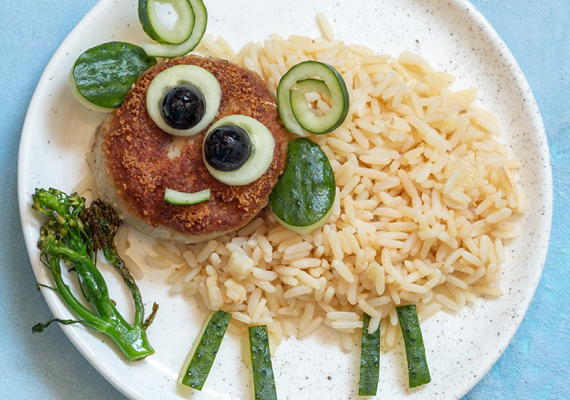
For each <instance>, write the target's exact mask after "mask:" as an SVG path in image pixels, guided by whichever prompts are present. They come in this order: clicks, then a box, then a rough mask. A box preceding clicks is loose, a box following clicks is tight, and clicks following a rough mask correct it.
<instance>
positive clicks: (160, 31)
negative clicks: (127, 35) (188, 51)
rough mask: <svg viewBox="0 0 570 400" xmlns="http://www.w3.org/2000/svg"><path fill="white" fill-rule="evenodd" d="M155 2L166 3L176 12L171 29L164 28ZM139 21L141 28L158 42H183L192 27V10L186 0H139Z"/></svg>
mask: <svg viewBox="0 0 570 400" xmlns="http://www.w3.org/2000/svg"><path fill="white" fill-rule="evenodd" d="M156 3H168V4H170V5H171V6H172V8H173V10H174V12H175V13H176V16H177V18H176V22H175V23H174V27H173V28H172V29H168V28H166V27H165V26H164V25H163V24H162V22H161V21H160V19H159V18H158V15H157V13H156ZM138 13H139V21H140V23H141V25H142V28H143V30H144V31H145V33H146V34H147V35H148V37H150V38H151V39H153V40H156V41H157V42H159V43H168V44H180V43H184V42H185V41H186V40H188V38H189V37H190V35H191V34H192V30H193V29H194V12H193V11H192V6H191V5H190V3H189V2H188V1H187V0H160V1H159V0H139V5H138Z"/></svg>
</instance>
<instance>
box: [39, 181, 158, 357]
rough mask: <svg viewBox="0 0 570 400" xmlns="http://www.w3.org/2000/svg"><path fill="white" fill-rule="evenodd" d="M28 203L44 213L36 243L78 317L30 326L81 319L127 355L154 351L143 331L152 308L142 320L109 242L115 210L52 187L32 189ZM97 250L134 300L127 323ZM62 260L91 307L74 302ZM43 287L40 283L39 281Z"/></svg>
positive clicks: (127, 275) (115, 220)
mask: <svg viewBox="0 0 570 400" xmlns="http://www.w3.org/2000/svg"><path fill="white" fill-rule="evenodd" d="M32 198H33V202H34V204H33V206H32V207H33V209H34V210H36V211H39V212H41V213H43V214H46V215H48V216H49V219H48V221H47V222H45V223H44V224H43V226H42V227H41V229H40V239H39V241H38V248H39V249H40V252H41V255H40V258H41V261H42V263H43V264H44V265H45V266H46V267H47V268H48V269H49V270H50V271H51V275H52V277H53V281H54V284H55V286H54V287H49V288H50V289H52V290H54V291H56V292H57V293H59V295H60V296H61V298H62V299H63V301H64V302H65V303H66V304H67V305H68V306H69V308H70V309H71V310H72V311H73V312H74V313H75V315H76V316H77V317H78V318H79V319H78V320H61V319H57V318H55V319H52V320H50V321H48V322H47V323H45V324H37V325H35V326H34V327H33V328H32V330H33V332H42V331H43V330H44V329H45V328H46V327H47V326H49V325H50V324H51V323H52V322H60V323H63V324H72V323H81V324H83V325H85V326H88V327H89V328H92V329H95V330H97V331H99V332H101V333H104V334H106V335H108V336H109V337H111V338H112V339H113V341H115V343H116V344H117V345H118V346H119V348H120V349H121V350H122V352H123V353H124V354H125V356H127V358H128V359H129V360H141V359H143V358H145V357H147V356H149V355H151V354H153V353H154V350H153V348H152V346H151V345H150V343H149V342H148V338H147V335H146V329H147V328H148V326H149V325H150V324H151V323H152V320H153V319H154V316H155V315H156V312H157V310H158V305H157V304H156V303H155V304H154V305H153V310H152V312H151V314H150V315H149V316H148V318H147V319H146V320H144V305H143V302H142V299H141V294H140V291H139V288H138V287H137V284H136V282H135V281H134V279H133V277H132V276H131V274H130V272H129V270H128V269H127V268H126V267H125V264H124V262H123V260H122V259H121V257H120V256H119V254H118V253H117V249H116V248H115V244H114V238H115V235H116V233H117V231H118V229H119V227H120V225H121V223H122V220H121V219H120V218H119V216H118V215H117V214H116V213H115V211H114V210H113V209H112V208H111V207H109V206H108V205H106V204H105V203H103V202H102V201H98V200H96V201H94V202H93V203H91V205H90V206H89V207H86V206H85V199H84V198H83V197H81V196H79V195H77V194H76V193H75V194H72V195H67V194H65V193H63V192H61V191H59V190H57V189H49V190H46V189H36V192H35V194H34V195H33V196H32ZM99 251H102V253H103V254H104V256H105V258H106V259H107V261H109V262H110V263H111V264H112V265H113V266H114V267H115V269H116V270H117V271H118V272H119V274H120V275H121V277H122V278H123V280H124V282H125V284H126V285H127V287H128V288H129V289H130V290H131V293H132V296H133V301H134V305H135V317H134V322H133V324H132V325H131V324H129V323H128V322H127V321H126V320H125V319H124V318H123V316H122V315H121V314H120V313H119V312H118V311H117V309H116V308H115V304H114V302H113V300H111V299H110V297H109V291H108V289H107V284H106V282H105V279H104V278H103V275H101V272H100V271H99V269H98V268H97V254H98V253H99ZM62 261H63V262H64V263H67V264H69V265H72V267H73V268H72V269H73V270H74V271H75V272H76V273H77V277H78V279H79V284H80V287H81V292H82V295H83V297H84V298H85V300H87V302H88V303H89V304H90V305H91V306H92V308H93V311H92V310H90V309H88V308H87V307H85V306H84V305H83V304H82V303H80V302H79V301H78V300H77V298H76V297H75V295H74V294H73V293H72V291H71V290H70V288H69V286H68V285H67V284H66V283H65V282H64V280H63V278H62V273H61V267H62ZM40 286H42V287H46V286H44V285H40Z"/></svg>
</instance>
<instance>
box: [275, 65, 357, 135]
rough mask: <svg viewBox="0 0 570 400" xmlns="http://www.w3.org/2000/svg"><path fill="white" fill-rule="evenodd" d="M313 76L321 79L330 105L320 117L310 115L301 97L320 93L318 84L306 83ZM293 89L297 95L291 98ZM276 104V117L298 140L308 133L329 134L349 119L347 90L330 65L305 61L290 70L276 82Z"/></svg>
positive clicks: (338, 74) (340, 77)
mask: <svg viewBox="0 0 570 400" xmlns="http://www.w3.org/2000/svg"><path fill="white" fill-rule="evenodd" d="M315 76H317V77H319V78H321V79H322V82H324V84H325V85H326V86H327V88H328V93H327V92H324V93H325V94H327V95H328V96H329V97H330V98H331V101H332V108H331V110H330V111H329V112H328V113H326V114H325V115H323V116H321V117H318V116H316V115H315V114H314V113H313V112H311V110H310V109H309V107H308V105H307V101H306V99H305V96H304V95H305V94H306V93H309V92H311V91H316V90H317V89H318V90H319V91H322V85H321V84H319V83H317V82H319V81H318V80H315V79H309V80H308V81H309V82H307V81H306V80H307V78H311V77H315ZM295 85H298V87H297V89H296V90H297V91H298V93H297V94H295V96H293V92H295ZM299 86H300V87H299ZM277 103H278V107H279V117H280V118H281V121H283V125H285V128H286V129H287V130H288V131H289V132H293V133H296V134H298V135H300V136H306V135H307V132H309V133H317V134H320V133H328V132H331V131H333V130H335V129H336V128H338V127H339V126H340V125H342V123H343V122H344V120H345V119H346V116H347V115H348V108H349V96H348V89H347V88H346V84H345V82H344V79H343V78H342V76H341V75H340V73H339V72H338V71H337V70H336V69H334V68H333V67H331V66H330V65H328V64H325V63H321V62H318V61H304V62H302V63H300V64H297V65H295V66H294V67H292V68H291V69H290V70H289V71H287V73H286V74H285V75H283V77H282V78H281V80H280V81H279V86H278V87H277Z"/></svg>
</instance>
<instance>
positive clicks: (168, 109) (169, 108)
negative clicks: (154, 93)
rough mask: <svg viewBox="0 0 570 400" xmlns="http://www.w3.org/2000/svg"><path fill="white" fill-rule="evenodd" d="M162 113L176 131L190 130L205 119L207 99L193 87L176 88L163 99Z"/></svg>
mask: <svg viewBox="0 0 570 400" xmlns="http://www.w3.org/2000/svg"><path fill="white" fill-rule="evenodd" d="M161 113H162V117H163V118H164V121H165V122H166V123H167V124H168V125H169V126H171V127H173V128H175V129H190V128H192V127H194V126H196V125H197V124H198V123H199V122H200V121H201V120H202V118H203V117H204V114H205V113H206V98H205V97H204V94H203V93H202V92H201V91H200V90H199V89H198V88H196V87H195V86H193V85H190V84H185V85H180V86H176V87H175V88H172V89H170V90H169V91H168V93H166V95H165V96H164V97H163V99H162V107H161Z"/></svg>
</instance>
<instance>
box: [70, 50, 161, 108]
mask: <svg viewBox="0 0 570 400" xmlns="http://www.w3.org/2000/svg"><path fill="white" fill-rule="evenodd" d="M155 64H156V59H155V58H154V57H149V56H147V55H146V53H145V52H144V50H143V49H141V48H140V47H138V46H135V45H134V44H130V43H124V42H109V43H104V44H101V45H99V46H96V47H93V48H91V49H89V50H87V51H86V52H84V53H83V54H81V55H80V56H79V58H78V59H77V61H75V65H74V66H73V68H72V70H71V76H70V80H71V82H70V83H71V89H72V91H73V93H74V94H75V95H76V96H79V97H78V99H79V100H80V101H81V102H82V103H83V104H85V105H87V106H88V107H90V108H92V109H95V110H98V111H109V110H112V109H113V108H117V107H119V106H120V105H121V104H122V103H123V101H124V100H125V96H126V95H127V93H128V92H129V90H130V89H131V85H132V84H133V83H134V82H135V81H136V80H137V78H138V77H139V76H140V75H141V74H142V73H143V72H144V71H146V70H147V69H148V68H150V67H152V66H153V65H155ZM91 105H93V106H92V107H91Z"/></svg>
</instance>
